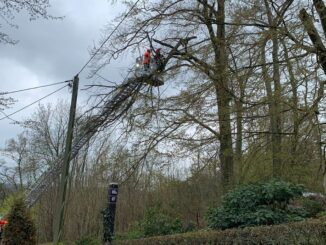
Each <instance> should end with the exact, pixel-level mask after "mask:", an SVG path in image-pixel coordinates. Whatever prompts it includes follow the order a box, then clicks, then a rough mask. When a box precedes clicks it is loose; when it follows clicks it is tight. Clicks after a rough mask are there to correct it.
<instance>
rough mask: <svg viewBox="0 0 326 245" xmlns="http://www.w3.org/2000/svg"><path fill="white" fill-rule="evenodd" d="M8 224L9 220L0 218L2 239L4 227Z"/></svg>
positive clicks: (0, 236) (0, 235)
mask: <svg viewBox="0 0 326 245" xmlns="http://www.w3.org/2000/svg"><path fill="white" fill-rule="evenodd" d="M6 224H8V221H7V220H4V219H0V241H1V239H2V232H3V227H4V226H5V225H6Z"/></svg>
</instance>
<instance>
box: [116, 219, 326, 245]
mask: <svg viewBox="0 0 326 245" xmlns="http://www.w3.org/2000/svg"><path fill="white" fill-rule="evenodd" d="M113 244H114V245H153V244H157V245H171V244H174V245H189V244H196V245H207V244H224V245H233V244H237V245H253V244H257V245H258V244H264V245H275V244H278V245H288V244H298V245H299V244H314V245H324V244H326V224H325V220H323V221H322V220H306V221H302V222H295V223H290V224H281V225H274V226H261V227H246V228H241V229H228V230H224V231H200V232H191V233H184V234H176V235H170V236H159V237H150V238H146V239H136V240H125V241H115V242H114V243H113Z"/></svg>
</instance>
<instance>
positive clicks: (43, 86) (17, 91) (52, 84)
mask: <svg viewBox="0 0 326 245" xmlns="http://www.w3.org/2000/svg"><path fill="white" fill-rule="evenodd" d="M71 81H72V80H67V81H64V82H58V83H51V84H46V85H41V86H37V87H32V88H25V89H19V90H15V91H10V92H0V95H7V94H15V93H19V92H24V91H28V90H33V89H38V88H45V87H49V86H54V85H58V84H61V83H67V82H71Z"/></svg>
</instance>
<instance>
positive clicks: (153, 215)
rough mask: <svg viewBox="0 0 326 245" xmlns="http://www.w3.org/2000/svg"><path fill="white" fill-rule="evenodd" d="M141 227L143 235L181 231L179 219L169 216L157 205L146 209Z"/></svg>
mask: <svg viewBox="0 0 326 245" xmlns="http://www.w3.org/2000/svg"><path fill="white" fill-rule="evenodd" d="M142 228H143V231H144V235H145V236H158V235H168V234H174V233H180V232H182V231H183V229H182V223H181V221H180V219H178V218H171V217H170V216H168V215H166V214H164V213H163V212H162V210H161V209H160V208H159V207H154V208H150V209H148V210H147V212H146V214H145V218H144V220H143V223H142Z"/></svg>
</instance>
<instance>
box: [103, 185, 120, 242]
mask: <svg viewBox="0 0 326 245" xmlns="http://www.w3.org/2000/svg"><path fill="white" fill-rule="evenodd" d="M117 199H118V184H117V183H110V184H109V190H108V206H107V207H106V209H105V210H104V213H103V242H104V244H111V242H112V240H113V238H114V219H115V210H116V205H117Z"/></svg>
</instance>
